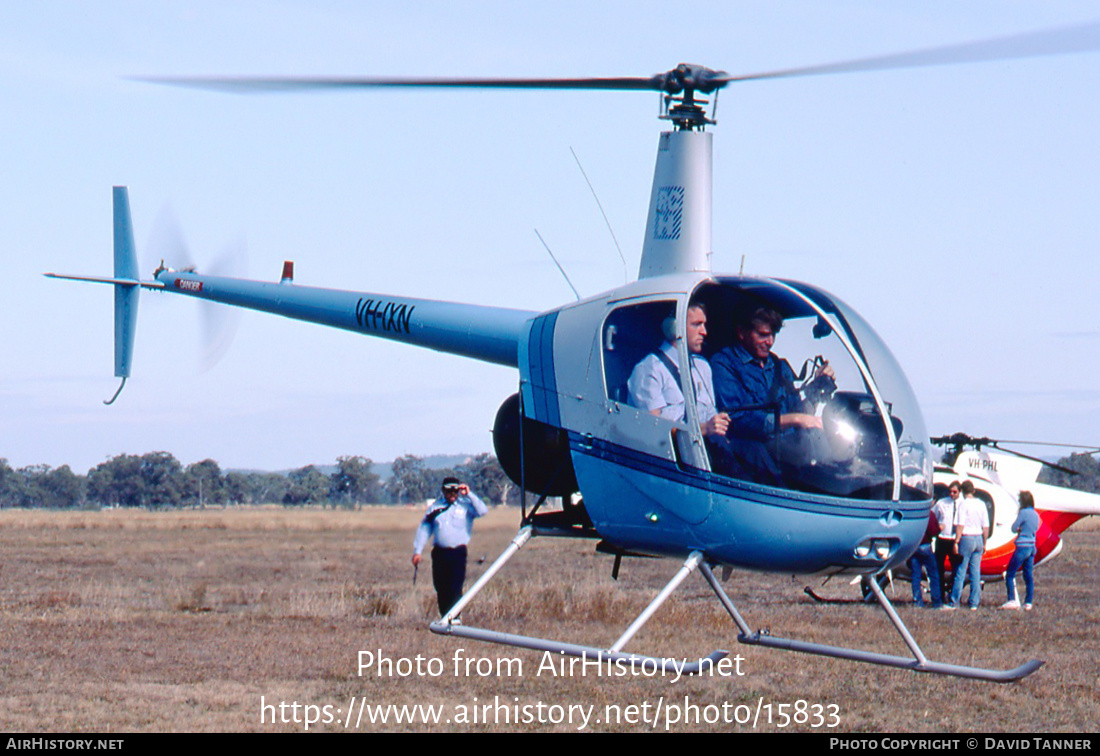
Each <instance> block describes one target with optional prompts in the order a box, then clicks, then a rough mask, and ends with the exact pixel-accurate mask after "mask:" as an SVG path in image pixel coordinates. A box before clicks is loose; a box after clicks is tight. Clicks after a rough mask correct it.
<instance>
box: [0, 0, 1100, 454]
mask: <svg viewBox="0 0 1100 756" xmlns="http://www.w3.org/2000/svg"><path fill="white" fill-rule="evenodd" d="M1098 17H1100V11H1097V10H1096V7H1095V4H1094V3H1091V2H1068V1H1066V2H1063V1H1059V0H1050V1H1048V2H1042V3H1038V2H1012V1H1011V0H998V1H997V2H968V3H956V2H934V1H933V2H924V3H919V4H916V3H910V2H843V1H834V2H829V3H821V2H783V1H772V0H769V1H768V2H763V1H761V2H720V3H719V2H715V3H708V2H700V3H692V4H691V9H690V12H686V11H683V10H681V11H679V12H677V13H673V12H671V11H670V6H669V5H668V4H667V3H656V2H597V3H592V2H590V1H588V2H562V3H556V2H542V3H524V2H461V3H458V2H419V3H408V4H396V3H373V2H323V1H319V0H313V1H311V2H286V1H284V2H271V1H266V2H265V1H260V0H253V1H251V2H234V3H224V2H205V1H203V0H187V1H186V2H171V1H161V2H157V3H146V2H137V1H134V2H121V1H118V0H106V1H105V2H101V3H96V4H94V6H93V5H89V4H87V3H83V2H61V1H59V0H44V1H42V2H34V3H31V2H13V3H4V4H2V5H0V97H2V98H3V102H4V103H5V116H4V118H2V119H0V144H2V145H3V147H2V148H0V149H2V151H0V155H2V157H0V166H2V174H3V178H4V181H2V182H0V207H2V208H3V209H2V210H0V250H2V252H0V254H2V259H3V263H4V269H3V273H2V276H0V303H2V304H0V307H2V310H0V312H2V313H3V316H4V317H3V318H2V320H0V334H2V337H3V341H4V344H5V347H6V348H5V350H4V352H5V359H4V360H2V361H0V428H2V431H0V457H6V458H7V459H8V460H9V461H10V463H12V464H13V465H16V466H22V465H27V464H34V463H45V464H49V465H53V466H58V465H61V464H69V465H71V466H72V467H73V468H74V469H75V470H77V471H78V472H85V471H86V470H87V469H88V468H89V467H92V466H94V465H96V464H98V463H99V462H101V461H103V460H105V459H107V458H108V457H110V456H113V455H115V454H120V453H143V452H146V451H153V450H166V451H170V452H172V453H173V454H175V455H176V456H177V457H179V458H180V459H181V460H182V461H183V462H185V463H190V462H195V461H199V460H201V459H204V458H206V457H213V458H214V459H217V460H218V461H219V462H220V463H221V464H222V465H223V466H226V467H253V468H268V469H277V468H285V467H293V466H300V465H302V464H306V463H309V462H314V463H330V462H332V461H333V460H335V458H336V457H337V456H339V455H342V454H362V455H364V456H368V457H372V458H374V459H377V460H388V459H392V458H393V457H395V456H398V455H400V454H404V453H418V454H431V453H455V452H478V451H488V450H490V449H491V437H490V428H491V425H492V419H493V415H494V413H495V411H496V408H497V406H498V405H499V404H500V402H501V401H503V399H504V398H505V397H506V396H507V395H508V394H510V393H512V392H514V391H515V388H516V382H517V378H516V374H515V372H514V371H510V370H507V369H504V368H500V367H495V366H489V365H480V364H476V363H471V362H466V361H463V360H461V359H459V358H455V357H450V356H446V355H439V354H436V353H434V352H430V351H423V350H416V349H412V348H408V347H402V346H400V345H396V344H389V343H385V342H380V341H375V340H371V339H368V338H365V337H362V336H357V335H355V334H351V333H344V332H337V331H329V330H326V329H322V328H319V327H316V326H310V325H307V324H300V323H292V322H290V321H286V320H284V319H281V318H277V317H272V316H268V315H263V314H259V313H245V314H243V316H242V317H241V319H240V322H239V327H238V331H237V334H236V338H235V340H234V342H233V344H232V346H231V347H230V349H229V351H228V352H227V353H226V355H225V356H224V357H223V358H222V360H221V361H220V362H219V363H218V364H217V365H215V366H214V367H213V368H212V369H210V370H207V371H206V372H200V371H199V369H198V367H197V365H198V362H199V354H200V351H201V348H200V343H199V342H200V339H199V332H200V329H199V316H198V304H197V303H194V302H190V301H181V300H179V299H178V298H171V297H169V296H166V295H156V294H152V295H148V294H146V295H143V301H142V305H141V315H140V322H139V326H138V343H137V350H136V358H135V367H134V377H133V378H132V379H131V380H130V383H129V385H128V386H127V388H126V390H125V391H124V392H123V394H122V396H121V398H120V399H119V401H118V402H117V403H116V404H115V405H114V406H112V407H105V406H104V405H103V404H102V400H104V399H106V398H108V397H109V396H110V395H111V394H112V393H113V392H114V389H115V387H116V380H115V379H114V378H113V376H112V373H113V362H112V359H113V358H112V325H111V318H112V316H111V311H112V298H111V294H110V291H109V290H108V289H107V288H106V287H97V286H89V285H79V284H75V283H70V282H63V281H53V280H49V279H46V278H43V277H42V275H41V274H42V273H43V272H46V271H60V272H71V273H89V274H94V273H107V272H109V271H110V265H111V262H110V260H111V186H113V185H115V184H125V185H128V186H129V187H130V194H131V203H132V207H133V215H134V225H135V234H136V238H137V241H138V246H139V257H143V258H144V267H145V268H147V270H144V271H143V272H144V273H145V274H146V275H148V274H150V273H151V268H152V266H153V265H155V263H156V261H157V259H158V255H157V254H156V252H155V251H150V250H149V247H150V243H151V244H152V246H156V245H157V244H158V239H159V240H160V242H161V243H163V241H164V237H165V235H164V232H163V231H158V230H157V228H158V218H160V217H162V213H164V212H165V208H170V213H171V214H172V215H173V216H174V217H175V218H176V219H177V221H178V224H179V226H180V228H181V229H182V233H183V235H184V237H185V238H186V240H187V243H188V246H189V248H190V250H191V256H192V257H193V259H194V260H195V261H196V262H197V263H198V264H199V267H200V269H202V268H203V267H204V263H207V267H208V265H209V263H211V262H212V261H213V260H215V259H216V258H217V257H218V256H219V254H220V253H221V252H222V251H223V250H225V249H226V248H227V247H232V246H234V245H240V244H241V243H242V242H243V244H244V245H245V246H246V247H247V260H248V262H247V266H248V273H249V274H250V275H251V276H252V277H257V278H264V279H275V278H277V277H278V275H279V272H280V270H281V265H282V261H283V260H284V259H293V260H295V262H296V265H297V277H296V278H297V282H298V283H300V284H309V285H318V286H328V287H335V288H347V289H357V290H365V291H376V292H385V293H391V294H399V295H407V296H419V297H428V298H439V299H451V300H457V301H470V302H483V303H485V304H491V305H500V306H508V307H520V308H525V309H533V310H543V309H548V308H551V307H554V306H556V305H558V304H561V303H563V302H567V301H570V300H571V299H572V292H571V291H570V289H569V286H568V285H567V284H566V282H565V281H564V280H563V279H562V278H561V276H560V274H559V273H558V272H557V269H556V268H555V267H554V264H553V262H552V261H551V260H550V258H549V257H548V256H547V254H546V252H545V251H544V250H543V248H542V246H541V244H540V243H539V241H538V238H537V237H536V235H535V229H538V231H539V233H540V234H541V235H542V236H543V237H544V238H545V239H546V241H547V243H548V244H550V246H551V248H552V249H553V250H554V252H555V254H556V255H557V257H558V259H559V260H560V261H561V262H562V265H563V266H564V267H565V268H566V270H567V271H568V272H569V274H570V277H571V278H572V280H573V283H574V284H575V285H576V287H577V288H578V289H579V290H580V292H581V294H582V295H588V294H594V293H597V292H599V291H602V290H605V289H609V288H612V287H614V286H616V285H619V284H621V283H622V282H623V278H624V272H623V266H622V263H621V261H620V259H619V256H618V253H617V252H616V251H615V249H614V246H613V245H612V242H611V240H610V237H609V235H608V233H607V230H606V228H605V226H604V222H603V219H602V217H601V216H600V214H599V210H598V209H597V207H596V205H595V203H594V202H593V200H592V197H591V194H590V192H589V190H588V187H587V185H586V184H585V181H584V178H583V176H582V175H581V173H580V171H579V170H578V169H577V165H576V162H575V161H574V158H573V155H572V154H571V152H570V149H572V150H573V151H575V152H576V154H577V156H578V157H579V159H580V160H581V162H582V163H583V165H584V168H585V171H586V172H587V174H588V177H589V178H590V179H591V181H592V183H593V185H594V186H595V188H596V190H597V191H598V193H599V196H600V201H601V202H602V204H603V207H604V209H605V210H606V212H607V215H608V217H609V219H610V221H611V223H612V224H613V226H614V229H615V233H616V235H617V237H618V239H619V242H620V243H621V245H622V247H623V252H624V254H625V256H626V258H627V261H628V268H629V273H628V275H629V276H630V277H633V276H634V274H635V272H636V268H637V262H638V257H639V253H640V248H641V236H642V233H643V231H644V223H645V221H644V216H645V210H646V202H647V199H648V195H649V190H650V181H651V178H652V171H653V159H654V155H655V151H656V140H657V134H658V133H659V131H660V130H661V129H662V127H663V123H662V122H659V121H658V120H657V119H656V117H655V116H656V113H657V105H658V103H657V96H656V95H650V94H643V93H597V92H581V93H567V92H550V93H548V92H541V93H539V92H473V93H471V92H373V93H360V94H348V93H329V94H310V95H303V94H295V95H280V96H266V95H265V96H234V95H226V94H220V93H211V92H202V91H191V90H185V89H178V88H172V87H164V86H155V85H150V84H146V83H141V82H136V81H133V80H131V79H128V78H127V77H130V76H156V75H222V74H256V75H323V74H333V75H356V74H359V75H393V76H416V75H455V76H488V75H509V76H586V75H593V76H609V75H632V76H633V75H638V76H642V75H650V74H653V73H657V72H659V71H664V70H667V69H669V68H671V67H673V66H675V65H676V64H677V63H680V62H693V63H700V64H703V65H707V66H710V67H713V68H718V69H724V70H727V71H730V72H732V73H752V72H757V71H765V70H771V69H776V68H786V67H790V66H798V65H809V64H815V63H825V62H831V61H836V60H846V59H850V58H857V57H861V56H865V55H875V54H882V53H890V52H896V51H905V50H911V49H917V48H923V47H928V46H934V45H941V44H950V43H955V42H964V41H968V40H974V39H983V38H987V37H996V36H1001V35H1008V34H1015V33H1019V32H1026V31H1033V30H1038V29H1044V28H1049V27H1056V26H1063V25H1068V24H1077V23H1087V22H1092V21H1095V20H1097V18H1098ZM1098 92H1100V54H1086V55H1070V56H1064V57H1058V58H1049V59H1041V60H1020V61H1013V62H1010V63H993V64H982V65H972V66H956V67H939V68H929V69H921V70H908V71H895V72H883V73H866V74H857V75H845V76H832V77H810V78H804V79H798V80H784V81H770V82H768V81H764V82H750V83H745V84H743V85H740V86H736V87H731V88H729V89H727V90H725V91H724V92H723V93H722V95H721V97H720V103H719V108H718V120H719V123H718V125H717V126H716V127H715V129H714V131H715V135H716V136H715V139H716V142H715V145H716V147H715V186H714V193H715V197H714V200H715V228H714V246H715V254H714V258H713V259H714V267H715V269H716V270H717V271H723V270H724V271H736V270H737V269H738V268H739V267H740V264H741V258H742V255H744V256H745V270H746V272H748V273H751V274H754V275H757V274H758V275H774V276H778V277H784V278H794V279H799V280H805V281H810V282H813V283H816V284H818V285H820V286H822V287H824V288H825V289H827V290H829V291H831V292H833V293H835V294H837V295H839V296H840V297H841V298H843V299H845V300H846V301H848V302H849V303H850V304H852V305H853V306H854V307H855V308H856V309H857V310H859V311H860V312H861V313H862V314H863V315H864V316H865V317H866V318H867V319H868V320H869V321H870V322H871V323H872V324H873V325H874V326H875V328H876V329H877V330H878V331H879V333H880V334H881V335H882V336H883V337H884V338H885V339H886V341H887V342H888V343H889V344H890V345H891V347H892V349H893V350H894V353H895V355H896V356H897V357H898V359H899V361H900V362H901V364H902V365H903V367H904V368H905V369H906V372H907V374H908V375H909V378H910V381H911V382H912V383H913V386H914V388H915V390H916V392H917V395H918V398H919V399H920V400H921V403H922V407H923V409H924V413H925V419H926V423H927V425H928V428H929V431H930V432H931V433H933V434H940V433H948V432H952V431H955V430H964V431H967V432H970V433H973V434H979V435H989V436H997V437H1001V438H1014V439H1015V438H1023V439H1044V440H1057V441H1066V442H1073V443H1083V444H1097V443H1100V436H1098V432H1097V430H1096V425H1097V418H1098V416H1100V388H1097V386H1096V376H1097V375H1098V374H1100V370H1098V368H1100V357H1098V355H1100V325H1098V324H1100V297H1097V295H1096V291H1095V290H1096V283H1097V280H1098V278H1100V275H1098V274H1100V263H1098V262H1097V259H1098V254H1097V253H1098V251H1100V213H1098V212H1097V206H1098V203H1097V200H1098V198H1100V146H1098V143H1097V141H1096V138H1095V134H1096V128H1097V126H1096V125H1097V123H1098V122H1100V98H1098V97H1097V93H1098ZM143 249H144V250H145V251H142V250H143ZM779 349H780V351H781V344H780V346H779Z"/></svg>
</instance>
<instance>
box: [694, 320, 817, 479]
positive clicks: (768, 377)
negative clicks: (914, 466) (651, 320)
mask: <svg viewBox="0 0 1100 756" xmlns="http://www.w3.org/2000/svg"><path fill="white" fill-rule="evenodd" d="M782 327H783V316H782V315H780V314H779V313H778V312H776V311H775V310H772V309H770V308H768V307H759V308H757V309H756V310H754V311H753V312H751V313H750V314H748V316H747V317H745V318H743V319H742V321H741V322H740V323H739V324H738V325H737V328H736V333H737V340H736V341H735V342H734V343H733V344H731V345H729V346H727V347H725V348H724V349H722V350H721V351H719V352H718V353H717V354H715V355H714V356H713V357H711V367H712V370H713V380H714V391H715V396H716V398H717V401H718V404H717V406H718V407H719V408H721V409H722V410H723V411H725V412H728V413H729V418H730V419H729V428H728V430H727V432H726V437H727V439H729V441H730V443H731V446H732V448H733V450H734V454H735V456H736V457H737V458H738V459H739V460H740V462H741V463H742V465H743V466H745V467H747V468H748V469H750V470H752V471H753V477H754V478H756V479H757V482H762V483H769V484H775V483H778V482H779V480H780V469H779V465H778V462H777V460H776V459H774V457H773V456H772V452H771V451H770V450H771V449H773V448H774V446H775V444H774V441H775V439H776V435H777V434H778V435H779V437H780V440H781V442H782V441H783V439H784V437H785V436H791V435H792V434H793V433H794V431H795V429H802V430H806V431H810V432H811V433H818V434H820V433H821V432H822V428H823V426H822V422H821V418H820V417H819V416H818V415H817V414H816V413H815V412H814V409H813V406H814V403H815V402H817V401H818V400H819V399H825V398H828V396H829V395H830V394H831V393H832V392H833V391H834V390H836V381H835V380H834V377H835V374H834V371H833V368H832V367H831V366H830V365H829V363H828V362H827V361H826V362H823V363H822V364H821V365H820V366H819V367H818V368H817V371H816V373H815V375H814V376H813V377H812V378H811V380H810V381H809V382H807V383H806V384H805V385H804V386H803V387H802V389H801V390H798V389H796V388H795V385H794V381H795V375H794V370H792V369H791V366H790V365H789V364H788V363H787V361H786V360H784V359H782V358H780V357H777V356H776V355H775V354H774V353H773V352H772V346H773V345H774V344H775V337H776V335H777V334H778V333H779V331H780V329H781V328H782ZM823 440H824V439H823V438H822V441H823Z"/></svg>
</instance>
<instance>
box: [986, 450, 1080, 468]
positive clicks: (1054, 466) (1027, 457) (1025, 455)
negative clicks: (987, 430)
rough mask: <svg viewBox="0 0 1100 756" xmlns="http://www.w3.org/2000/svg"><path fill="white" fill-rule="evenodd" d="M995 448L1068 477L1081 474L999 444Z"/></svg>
mask: <svg viewBox="0 0 1100 756" xmlns="http://www.w3.org/2000/svg"><path fill="white" fill-rule="evenodd" d="M993 448H994V449H996V450H997V451H1001V452H1005V453H1007V454H1014V455H1016V456H1017V457H1022V458H1023V459H1029V460H1031V461H1032V462H1039V463H1041V464H1044V465H1046V466H1047V467H1050V468H1052V469H1054V470H1058V471H1059V472H1064V473H1066V474H1067V475H1080V474H1081V473H1080V472H1078V471H1077V470H1071V469H1070V468H1068V467H1063V466H1062V465H1059V464H1057V463H1055V462H1047V461H1046V460H1045V459H1040V458H1039V457H1033V456H1031V455H1030V454H1024V453H1023V452H1018V451H1015V450H1013V449H1006V448H1004V447H1003V446H998V445H997V444H993Z"/></svg>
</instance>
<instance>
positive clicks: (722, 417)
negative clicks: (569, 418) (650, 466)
mask: <svg viewBox="0 0 1100 756" xmlns="http://www.w3.org/2000/svg"><path fill="white" fill-rule="evenodd" d="M686 325H687V348H688V353H689V354H690V357H691V359H690V364H691V382H692V386H693V388H694V390H695V406H696V411H697V413H698V415H699V424H700V427H701V429H702V431H703V435H704V436H716V437H721V436H723V435H724V434H725V433H726V428H727V426H728V425H729V416H728V415H726V414H725V413H724V412H719V411H718V409H717V407H716V405H715V394H714V383H713V380H712V378H711V369H710V365H709V364H707V360H706V358H705V357H703V354H702V353H703V341H704V340H705V339H706V337H707V312H706V308H705V307H704V306H703V305H702V304H701V303H699V302H692V303H690V304H689V305H688V310H687V324H686ZM662 331H663V335H664V337H665V342H664V344H662V345H661V348H660V349H659V350H657V351H656V352H653V353H652V354H649V355H646V357H644V358H643V359H642V361H641V362H639V363H638V364H637V365H635V366H634V370H633V371H632V372H631V374H630V379H629V380H628V381H627V383H626V387H627V392H628V398H627V400H628V402H629V403H630V405H631V406H632V407H637V408H639V409H644V410H648V411H649V412H650V413H651V414H653V415H657V416H658V417H663V418H665V419H667V420H674V421H683V420H684V418H685V416H686V403H685V401H684V392H683V390H682V389H681V385H682V384H681V382H680V369H679V367H678V363H679V355H678V353H677V350H676V338H677V337H676V320H675V318H674V317H672V316H669V317H668V318H667V319H666V320H665V322H664V324H663V327H662Z"/></svg>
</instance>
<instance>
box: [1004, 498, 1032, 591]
mask: <svg viewBox="0 0 1100 756" xmlns="http://www.w3.org/2000/svg"><path fill="white" fill-rule="evenodd" d="M1039 524H1040V521H1039V513H1038V512H1036V511H1035V497H1033V496H1032V495H1031V492H1030V491H1020V514H1018V515H1016V520H1015V522H1013V523H1012V531H1013V532H1014V533H1016V551H1015V552H1014V553H1013V554H1012V560H1011V561H1010V562H1009V563H1008V571H1007V572H1005V586H1006V587H1007V589H1008V601H1006V602H1005V603H1004V604H1002V605H1001V608H1002V609H1019V608H1020V602H1019V600H1018V599H1017V598H1016V572H1017V571H1018V570H1019V569H1020V568H1021V567H1022V568H1023V570H1024V585H1025V586H1026V588H1027V593H1026V594H1025V595H1024V609H1031V607H1032V605H1033V604H1034V602H1035V578H1034V577H1033V575H1032V571H1033V569H1034V567H1035V534H1036V533H1038V532H1039Z"/></svg>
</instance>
